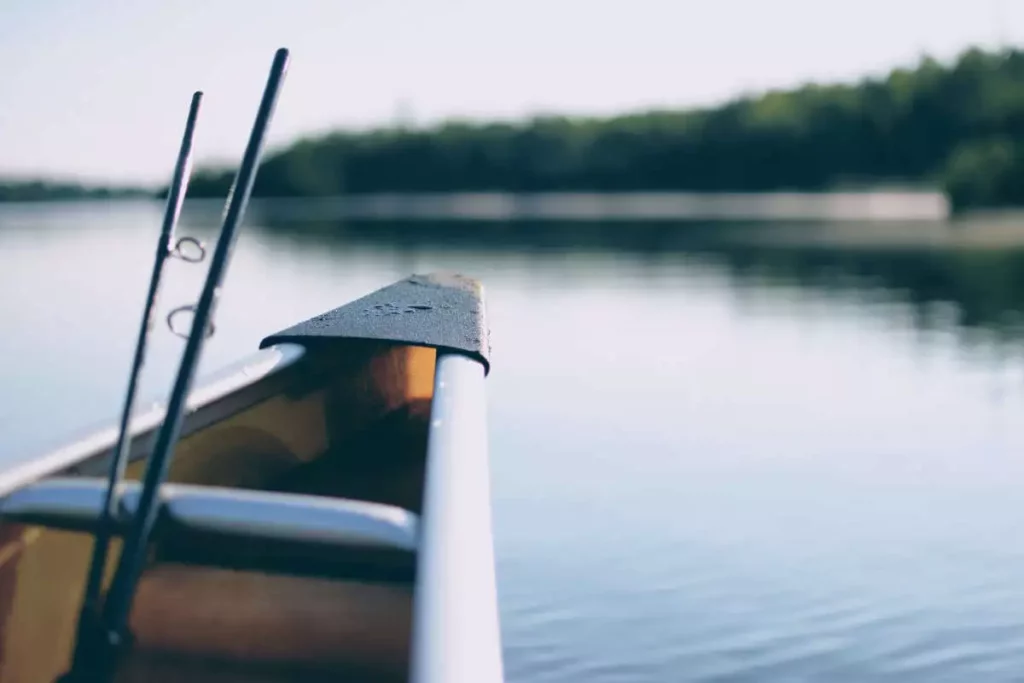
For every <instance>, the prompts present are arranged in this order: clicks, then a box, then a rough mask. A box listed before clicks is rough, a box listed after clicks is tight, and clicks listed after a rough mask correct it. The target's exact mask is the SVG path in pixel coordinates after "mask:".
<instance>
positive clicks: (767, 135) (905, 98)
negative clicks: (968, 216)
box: [0, 49, 1024, 207]
mask: <svg viewBox="0 0 1024 683" xmlns="http://www.w3.org/2000/svg"><path fill="white" fill-rule="evenodd" d="M233 176H234V169H229V170H218V169H214V168H206V169H200V170H199V171H198V172H197V173H196V175H195V177H194V178H193V180H192V184H191V187H190V191H189V194H190V196H194V197H224V196H225V195H226V194H227V192H228V190H229V187H230V184H231V181H232V179H233ZM886 181H900V182H913V183H920V184H926V185H931V186H936V187H940V188H943V189H944V190H945V191H946V192H947V193H948V195H949V197H950V199H951V200H952V203H953V204H954V206H955V207H969V206H978V205H993V204H1011V203H1024V52H1021V51H1018V50H1002V51H996V52H986V51H982V50H978V49H972V50H968V51H966V52H964V53H963V54H961V55H960V56H959V57H957V58H956V59H954V60H952V61H951V62H949V63H942V62H939V61H937V60H935V59H932V58H923V59H922V60H920V62H919V63H918V64H917V65H915V66H913V67H911V68H898V69H894V70H893V71H891V72H890V73H888V74H886V75H884V76H879V77H871V78H866V79H864V80H862V81H860V82H857V83H851V84H837V85H818V84H810V85H806V86H803V87H800V88H796V89H792V90H785V91H781V90H780V91H773V92H767V93H763V94H760V95H756V96H748V97H741V98H738V99H735V100H733V101H730V102H728V103H726V104H724V105H722V106H716V107H708V108H703V109H692V110H682V111H650V112H643V113H636V114H629V115H624V116H617V117H612V118H573V117H559V116H544V117H537V118H533V119H530V120H527V121H521V122H511V123H509V122H504V123H474V122H459V121H452V122H447V123H443V124H440V125H436V126H432V127H427V128H402V127H398V128H385V129H377V130H371V131H367V132H353V131H338V132H334V133H331V134H328V135H324V136H320V137H315V138H308V139H303V140H300V141H298V142H296V143H295V144H293V145H291V146H289V147H287V148H284V149H281V150H277V151H275V152H272V153H270V154H268V156H267V157H266V159H265V161H264V163H263V166H262V168H261V170H260V173H259V175H258V177H257V180H256V186H255V188H254V192H255V194H256V196H262V197H322V196H336V195H344V194H354V193H374V192H451V191H505V192H543V191H594V192H623V191H662V190H664V191H673V190H680V191H696V192H719V191H726V192H736V191H738V192H759V191H775V190H803V191H815V190H828V189H832V188H836V187H842V186H848V185H850V184H872V183H878V182H886ZM44 189H45V188H44ZM37 191H39V188H38V187H34V186H22V187H20V188H19V187H15V188H14V190H13V194H14V196H15V197H17V196H28V197H31V196H32V195H33V194H34V193H36V192H37ZM4 192H5V190H3V189H0V200H2V199H3V198H5V196H6V197H10V195H11V194H12V190H11V189H10V188H9V187H8V188H7V189H6V193H7V194H6V195H5V194H4ZM59 192H61V193H66V192H67V190H65V189H60V190H59Z"/></svg>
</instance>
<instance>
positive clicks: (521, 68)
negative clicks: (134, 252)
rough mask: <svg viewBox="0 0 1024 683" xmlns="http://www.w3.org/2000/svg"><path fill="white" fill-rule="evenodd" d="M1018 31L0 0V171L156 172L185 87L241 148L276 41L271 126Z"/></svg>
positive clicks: (704, 95) (759, 2) (603, 101)
mask: <svg viewBox="0 0 1024 683" xmlns="http://www.w3.org/2000/svg"><path fill="white" fill-rule="evenodd" d="M972 45H979V46H982V47H996V46H1008V45H1024V2H1021V0H700V1H695V0H628V1H619V2H608V1H605V0H509V1H498V0H472V1H470V0H273V1H269V2H268V1H266V0H164V1H162V2H156V1H155V0H148V1H147V0H91V1H90V2H83V1H82V0H45V1H44V0H0V64H3V65H4V67H3V68H2V69H0V175H3V176H48V177H57V178H67V179H72V178H76V179H82V180H86V181H103V182H118V183H139V184H156V183H160V182H164V181H166V179H167V177H168V176H169V175H170V169H171V167H172V165H173V162H174V157H175V154H176V150H177V146H178V143H179V139H180V135H181V131H182V128H183V126H184V119H185V114H186V113H187V109H188V102H189V99H190V97H191V94H192V92H193V91H194V90H203V91H204V93H205V100H204V105H203V111H202V112H201V114H200V120H199V124H198V129H197V133H196V146H197V151H196V154H197V159H198V161H199V162H200V163H203V162H206V163H226V164H231V165H232V166H233V165H235V164H236V163H237V159H238V157H239V156H240V155H241V151H242V148H243V146H244V144H245V139H246V136H247V135H248V131H249V128H250V127H251V125H252V119H253V116H254V114H255V109H256V105H257V102H258V100H259V96H260V92H261V90H262V88H263V85H264V83H265V81H266V75H267V70H268V68H269V66H270V61H271V59H272V57H273V52H274V50H275V49H277V48H278V47H288V48H289V49H290V50H291V54H292V58H291V65H290V68H289V73H288V76H287V79H286V82H285V86H284V89H283V91H282V93H281V99H280V101H279V105H278V108H277V111H276V114H275V118H274V121H273V124H272V133H271V136H270V145H271V146H273V147H276V146H283V145H285V144H287V143H289V142H291V141H293V140H295V139H297V138H299V137H302V136H308V135H315V134H319V133H323V132H326V131H329V130H332V129H337V128H365V127H369V126H375V125H389V124H392V123H394V122H395V121H396V120H398V119H399V117H401V118H402V119H403V120H406V121H410V120H411V121H412V122H414V123H415V124H417V125H423V124H429V123H433V122H436V121H439V120H444V119H451V118H459V119H494V118H501V119H514V118H521V117H525V116H530V115H534V114H539V113H565V114H591V115H603V114H613V113H618V112H624V111H635V110H639V109H645V108H653V107H660V108H662V107H690V106H698V105H707V104H714V103H718V102H721V101H723V100H726V99H728V98H731V97H735V96H736V95H739V94H745V93H751V92H757V91H763V90H766V89H771V88H778V87H787V86H793V85H798V84H801V83H805V82H809V81H817V82H823V81H849V80H855V79H857V78H860V77H863V76H865V75H872V74H880V73H884V72H885V71H887V70H888V69H890V68H892V67H894V66H899V65H913V64H914V63H916V62H917V61H918V59H919V58H920V57H921V56H922V55H923V54H929V55H933V56H935V57H937V58H940V59H950V58H952V57H954V56H955V55H956V54H958V53H959V52H961V51H962V50H963V49H965V48H966V47H968V46H972Z"/></svg>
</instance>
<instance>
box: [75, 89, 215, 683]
mask: <svg viewBox="0 0 1024 683" xmlns="http://www.w3.org/2000/svg"><path fill="white" fill-rule="evenodd" d="M202 100H203V93H201V92H196V93H194V94H193V95H192V103H191V104H190V105H189V110H188V118H187V119H186V120H185V133H184V135H183V136H182V138H181V146H180V148H179V150H178V159H177V161H176V163H175V165H174V173H173V175H172V177H171V184H170V185H169V186H168V191H167V205H166V207H165V209H164V216H163V223H162V224H161V227H160V237H159V240H158V241H157V245H156V257H155V258H154V260H153V271H152V274H151V275H150V278H149V291H148V292H147V293H146V303H145V307H144V309H143V312H142V323H141V324H140V326H139V333H138V339H137V341H136V342H135V355H134V357H133V358H132V365H131V372H130V373H129V375H128V390H127V391H126V392H125V397H124V405H123V407H122V409H121V421H120V423H119V426H118V433H117V442H116V444H115V446H114V450H113V452H112V456H111V463H110V471H109V475H108V478H107V488H106V492H105V493H104V496H103V507H101V508H100V516H99V519H98V521H97V524H96V531H95V536H96V539H95V542H94V545H93V550H92V557H91V559H90V561H89V572H88V575H87V578H86V584H85V592H84V595H83V598H82V608H81V611H80V613H79V617H78V628H77V634H78V635H77V640H76V643H75V653H74V658H73V660H72V661H73V662H79V666H81V662H82V659H83V658H84V657H87V656H88V654H89V651H90V650H91V649H92V638H91V637H90V634H91V633H93V632H94V629H95V627H96V625H97V621H98V617H99V606H100V591H101V590H102V588H103V574H104V572H105V571H106V568H107V556H108V554H109V552H110V540H111V537H112V536H113V535H114V531H115V529H114V527H115V525H116V524H117V517H118V496H117V493H118V489H119V487H120V484H121V481H122V480H123V479H124V471H125V467H126V466H127V463H128V452H129V450H130V446H131V432H130V423H131V419H132V413H133V412H134V409H135V396H136V393H137V391H138V385H139V378H140V376H141V375H142V366H143V364H144V363H145V360H146V343H147V342H148V340H149V333H150V330H151V329H152V327H153V313H154V309H155V308H156V301H157V296H158V294H159V292H160V280H161V277H162V276H163V271H164V264H165V263H166V262H167V259H168V258H170V257H176V258H179V259H181V260H183V261H187V262H189V263H198V262H200V261H202V260H203V258H204V257H205V255H206V252H205V250H204V248H203V246H202V244H201V243H200V242H199V241H198V240H196V239H195V238H193V237H183V238H181V239H179V240H178V241H177V242H175V241H174V229H175V227H176V225H177V223H178V218H179V217H180V216H181V207H182V204H183V203H184V201H185V194H186V192H187V190H188V182H189V177H190V175H191V168H192V139H193V137H194V136H195V129H196V119H197V118H198V117H199V105H200V104H201V103H202ZM186 244H191V245H193V248H194V249H197V250H198V251H197V252H195V253H194V254H193V253H191V252H189V251H186V250H185V248H184V246H185V245H186ZM74 669H75V666H74V665H72V670H74Z"/></svg>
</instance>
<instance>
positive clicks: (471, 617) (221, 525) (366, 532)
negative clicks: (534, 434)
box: [0, 274, 503, 683]
mask: <svg viewBox="0 0 1024 683" xmlns="http://www.w3.org/2000/svg"><path fill="white" fill-rule="evenodd" d="M488 370H489V342H488V329H487V325H486V321H485V307H484V303H483V298H482V287H481V286H480V285H479V283H477V282H476V281H474V280H471V279H469V278H465V277H461V276H456V275H440V274H432V275H425V276H413V277H410V278H408V279H406V280H402V281H400V282H398V283H395V284H393V285H390V286H388V287H385V288H384V289H381V290H379V291H377V292H374V293H372V294H369V295H368V296H365V297H363V298H361V299H358V300H356V301H353V302H351V303H349V304H347V305H344V306H342V307H340V308H338V309H335V310H333V311H330V312H327V313H324V314H323V315H319V316H316V317H314V318H312V319H310V320H307V321H305V322H303V323H300V324H298V325H296V326H294V327H292V328H289V329H287V330H284V331H282V332H279V333H277V334H274V335H271V336H270V337H267V338H266V339H264V340H263V341H262V342H261V343H260V345H259V350H258V351H256V352H255V353H254V354H253V355H251V356H249V357H247V358H244V359H243V360H241V361H240V362H239V363H237V364H235V365H233V366H231V367H228V368H226V369H225V370H223V371H222V372H219V373H216V374H214V375H213V376H211V377H209V378H207V379H205V380H203V381H200V382H198V383H197V385H196V386H195V388H194V389H193V390H192V392H191V393H190V394H189V403H188V412H187V415H186V418H185V422H184V427H183V431H182V438H181V440H180V441H179V442H178V444H177V447H176V449H175V452H174V459H173V462H172V465H171V470H170V476H169V480H168V483H166V484H164V485H163V486H162V488H161V489H160V494H159V506H160V508H159V517H158V522H157V526H156V530H155V533H154V536H153V539H152V543H151V547H150V554H149V560H148V563H147V565H146V568H145V570H144V572H143V574H142V577H141V580H140V581H139V583H138V586H137V590H136V592H135V595H134V599H133V601H132V607H131V616H130V622H129V623H130V636H131V640H130V646H129V647H128V648H127V649H126V651H125V652H124V653H123V656H121V657H119V660H118V665H117V669H116V677H115V680H117V681H119V682H120V681H189V683H202V682H205V681H214V680H216V681H232V682H233V681H260V682H263V681H285V680H289V681H293V680H302V681H320V680H324V681H326V680H342V679H344V680H348V681H363V680H373V681H413V682H415V683H440V682H441V681H445V682H446V683H452V682H455V683H458V682H463V681H465V682H467V683H468V682H470V681H472V682H473V683H493V682H497V681H501V680H503V672H502V658H501V639H500V629H499V624H498V611H497V592H496V588H495V571H494V555H493V540H492V530H491V510H490V493H489V487H490V482H489V473H488V455H487V432H486V421H485V412H486V407H485V393H484V380H485V376H486V374H487V372H488ZM163 415H164V408H163V406H161V405H156V406H154V407H153V408H152V409H149V410H148V411H146V412H144V413H141V414H137V415H135V416H134V418H133V419H132V422H131V426H130V431H131V434H132V435H133V440H132V447H131V451H130V461H129V462H130V464H129V467H128V479H129V480H130V481H128V482H126V483H125V484H124V486H123V488H122V490H121V495H120V502H119V508H118V509H119V513H118V516H117V518H116V524H117V528H118V529H119V530H123V529H124V528H126V527H127V523H128V521H129V520H130V519H131V515H132V514H133V512H134V510H135V509H136V506H137V503H138V498H139V488H140V487H139V483H138V479H139V477H140V474H141V472H142V470H143V468H144V466H145V463H146V459H147V456H148V454H149V449H151V448H152V444H153V437H154V434H155V433H156V431H157V429H158V428H159V425H160V423H161V420H162V418H163ZM116 437H117V430H116V428H115V427H114V426H105V427H102V428H100V429H97V430H94V431H91V432H90V433H88V434H86V435H84V436H82V437H81V438H77V439H73V440H71V441H70V442H69V443H67V445H64V446H62V447H60V448H57V449H55V450H52V451H50V452H48V453H45V454H43V455H42V456H40V457H37V458H31V459H27V460H25V461H24V464H21V465H17V466H13V467H11V468H9V469H6V470H4V471H3V472H0V497H2V498H0V683H14V682H18V683H25V682H28V683H31V682H34V681H40V682H46V683H51V682H53V681H55V680H57V679H58V678H59V677H60V676H61V675H62V674H63V673H64V672H66V671H67V668H68V665H69V659H70V656H71V652H72V649H73V647H74V642H75V628H76V620H77V615H78V610H79V608H80V605H81V600H82V594H83V585H84V582H85V575H86V569H87V564H88V561H89V555H90V552H91V549H92V545H93V536H92V534H93V531H94V530H95V528H96V524H97V520H98V518H99V515H100V509H101V506H102V499H103V492H104V487H105V482H106V479H105V475H106V471H107V467H108V463H109V461H110V458H111V452H112V448H113V446H114V443H115V440H116ZM115 545H116V544H115ZM117 550H118V548H117V547H115V549H114V553H113V555H114V559H116V556H117ZM111 564H113V563H111ZM108 569H111V567H108ZM110 573H112V572H108V580H109V574H110Z"/></svg>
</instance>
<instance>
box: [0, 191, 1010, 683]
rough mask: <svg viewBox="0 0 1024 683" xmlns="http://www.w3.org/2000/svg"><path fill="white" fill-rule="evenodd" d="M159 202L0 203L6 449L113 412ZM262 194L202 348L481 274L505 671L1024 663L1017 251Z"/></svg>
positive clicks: (972, 674) (685, 676) (185, 298)
mask: <svg viewBox="0 0 1024 683" xmlns="http://www.w3.org/2000/svg"><path fill="white" fill-rule="evenodd" d="M159 210H160V207H159V206H155V205H149V204H125V205H102V204H95V205H86V206H82V205H79V206H75V205H69V206H63V207H59V206H51V207H0V293H2V294H0V325H2V334H0V459H2V460H3V461H8V462H9V461H13V460H16V459H18V458H22V457H27V456H30V455H31V454H33V453H35V452H38V451H39V450H40V449H41V448H44V447H46V446H47V445H49V444H52V443H54V442H55V441H56V442H59V441H61V440H62V438H63V437H64V436H65V435H67V434H68V433H72V432H74V431H75V430H76V429H78V428H80V427H83V426H87V425H89V424H92V423H94V422H95V421H97V420H102V419H104V418H107V417H109V416H111V415H113V414H114V413H115V411H116V410H117V409H118V407H119V399H120V394H121V392H122V390H123V387H124V382H125V376H126V372H127V364H128V359H129V354H130V346H131V342H132V339H133V335H134V330H135V325H136V324H137V317H138V314H139V311H140V309H141V305H142V301H141V298H142V295H143V289H144V286H145V280H146V277H147V274H148V269H149V259H150V255H151V252H152V249H153V240H154V239H155V235H156V231H157V224H158V214H159ZM212 218H215V216H209V215H206V214H205V213H202V212H198V213H195V212H194V213H193V214H191V216H190V217H189V220H188V221H187V222H188V223H190V226H188V227H187V229H192V230H198V231H199V232H200V234H202V233H204V232H206V230H207V227H208V224H209V223H210V222H211V219H212ZM254 222H255V223H256V224H255V225H253V226H251V228H250V229H248V230H247V231H246V232H245V233H243V235H242V237H241V239H240V241H239V246H238V252H237V254H236V257H235V260H234V262H233V263H232V267H231V270H230V271H229V275H228V280H227V285H226V287H225V291H224V299H223V303H222V306H221V310H220V311H219V314H218V333H217V335H216V337H214V338H213V339H212V340H211V343H210V345H209V346H208V352H207V354H206V358H205V362H204V367H205V369H206V370H211V369H214V368H216V367H217V366H219V365H221V364H223V363H226V362H228V361H231V360H234V359H235V358H237V357H238V356H239V355H241V354H244V353H247V352H249V351H251V350H254V349H255V348H256V345H257V343H258V341H259V339H260V338H262V337H263V336H264V335H266V334H268V333H271V332H274V331H276V330H278V329H280V328H282V327H284V326H287V325H290V324H292V323H294V322H296V321H298V320H301V319H304V318H306V317H309V316H311V315H314V314H317V313H320V312H322V311H323V310H326V309H329V308H333V307H334V306H336V305H339V304H340V303H343V302H345V301H347V300H349V299H352V298H355V297H357V296H360V295H362V294H364V293H367V292H368V291H370V290H372V289H374V288H377V287H379V286H383V285H385V284H388V283H389V282H391V281H393V280H396V279H398V278H401V277H404V276H405V275H407V274H408V273H410V272H423V271H429V270H435V269H454V270H459V271H462V272H465V273H467V274H471V275H475V276H477V277H479V278H481V279H482V280H483V281H484V282H485V285H486V287H487V294H488V303H489V309H490V314H491V329H492V335H493V337H492V341H493V346H494V355H493V361H494V371H493V372H492V375H491V378H490V380H489V414H490V421H491V458H492V478H493V491H494V503H495V524H496V529H495V532H496V542H497V558H498V575H499V577H498V578H499V586H500V593H501V601H502V626H503V631H504V638H505V647H506V666H507V671H508V678H509V680H510V681H515V682H524V683H525V682H531V683H542V682H548V681H588V682H594V683H611V682H612V681H979V680H985V681H1014V680H1021V679H1022V677H1024V540H1022V538H1024V535H1022V532H1024V449H1022V446H1024V420H1021V416H1022V415H1024V353H1022V350H1024V342H1021V341H1019V340H1020V339H1021V336H1020V335H1019V334H1018V321H1019V320H1020V319H1021V316H1020V310H1021V309H1022V303H1021V302H1022V301H1024V300H1022V299H1021V296H1022V295H1024V258H1022V256H1021V254H1022V253H1024V252H1018V251H1016V250H1014V249H1002V250H989V251H963V250H956V249H938V250H937V249H934V248H928V249H925V248H921V249H914V248H910V247H907V246H906V245H901V246H900V247H898V248H891V249H877V250H872V249H869V248H838V247H834V248H830V247H827V246H822V245H821V244H820V243H818V244H816V246H813V247H812V246H801V245H800V244H797V243H795V241H794V240H793V239H792V235H790V238H789V239H787V240H786V242H785V244H782V243H780V244H776V245H771V244H767V243H766V241H765V240H755V241H754V242H746V241H744V239H743V237H742V236H743V234H744V233H743V231H742V230H741V231H738V232H736V231H728V230H723V231H721V232H720V234H721V235H722V236H723V237H722V238H720V239H719V238H717V237H715V238H709V237H708V235H709V234H710V233H711V232H713V231H711V230H708V229H697V228H694V229H686V230H682V231H673V232H671V234H670V233H669V231H668V228H666V227H664V226H662V227H661V228H657V229H651V228H650V227H649V226H646V227H645V226H640V227H637V226H630V225H618V226H616V227H614V228H607V227H604V228H600V229H598V228H596V227H594V228H592V229H591V228H590V227H588V226H585V225H577V226H574V227H573V228H572V229H571V230H569V231H568V233H567V234H562V236H559V235H560V234H561V233H560V232H559V230H558V229H556V228H554V227H551V226H548V227H546V228H545V227H534V228H531V229H530V230H531V232H530V236H528V237H521V236H516V235H521V234H522V233H518V232H517V231H516V230H514V229H512V228H510V227H509V226H502V225H500V224H490V225H487V226H470V225H459V226H438V225H433V226H429V228H427V227H424V226H420V227H415V226H413V227H409V226H406V227H404V228H399V227H396V226H387V225H383V224H375V225H373V226H363V227H352V226H349V227H346V228H338V226H333V227H331V226H324V225H309V226H306V227H304V228H301V229H299V230H298V231H297V232H295V231H289V230H287V229H285V228H283V227H281V226H270V225H265V224H261V223H260V220H259V219H258V217H257V219H256V220H255V221H254ZM300 227H301V226H300ZM428 229H429V230H430V234H431V237H430V238H425V237H424V231H425V230H428ZM524 229H525V228H524ZM588 230H589V232H587V231H588ZM807 230H808V231H810V232H809V233H808V234H811V232H813V230H815V228H814V227H813V226H812V227H809V228H807ZM487 231H490V232H487ZM498 234H501V235H503V237H501V238H500V240H501V247H500V248H499V247H495V246H493V245H492V246H487V242H488V240H489V239H490V238H487V237H486V236H487V235H498ZM680 234H682V235H684V236H683V237H680V236H679V235H680ZM510 235H512V236H511V237H510ZM729 235H734V238H729V237H728V236H729ZM736 235H738V236H736ZM496 239H497V238H496ZM203 274H204V273H203V269H202V268H197V267H194V266H187V265H185V264H178V263H175V264H173V271H172V272H171V273H170V281H169V283H168V286H167V287H166V289H165V293H164V298H163V309H164V310H168V309H170V308H172V307H174V306H176V305H179V304H183V303H188V302H190V301H191V300H192V298H193V297H194V296H195V293H196V292H197V290H198V286H199V283H200V279H201V277H202V275H203ZM180 346H181V345H180V342H179V341H178V340H176V338H174V337H172V336H171V335H170V334H167V333H164V332H160V333H159V334H158V335H157V339H156V342H155V345H154V357H153V360H152V361H151V362H150V365H149V368H148V377H147V381H146V384H145V389H146V391H147V392H148V393H149V394H150V395H153V396H162V395H163V393H164V391H165V387H166V386H167V385H168V384H169V382H170V379H171V376H172V373H173V371H174V369H175V359H176V354H177V353H179V351H180Z"/></svg>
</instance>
